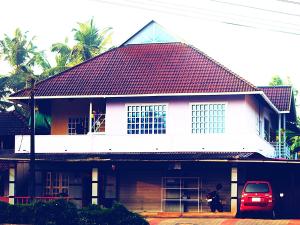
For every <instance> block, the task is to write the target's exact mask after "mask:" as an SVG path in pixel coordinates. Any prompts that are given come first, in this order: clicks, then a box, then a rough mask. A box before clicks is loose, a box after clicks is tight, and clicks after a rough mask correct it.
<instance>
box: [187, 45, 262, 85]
mask: <svg viewBox="0 0 300 225" xmlns="http://www.w3.org/2000/svg"><path fill="white" fill-rule="evenodd" d="M182 44H184V45H187V46H188V47H190V48H192V49H194V50H195V51H197V52H199V53H200V54H202V55H204V56H205V57H207V58H208V59H209V60H211V61H212V62H213V63H215V64H217V65H218V66H220V67H221V68H222V69H224V70H226V71H228V72H229V73H231V74H232V75H234V76H235V77H236V78H238V79H240V80H242V81H243V82H245V83H246V84H248V85H250V86H251V87H252V88H254V89H255V90H256V91H259V90H258V89H257V87H256V86H255V85H254V84H252V83H251V82H249V81H248V80H246V79H245V78H243V77H242V76H240V75H238V74H237V73H235V72H233V71H232V70H230V69H229V68H227V67H226V66H224V65H223V64H221V63H220V62H218V61H217V60H215V59H214V58H212V57H210V56H209V55H207V54H206V53H204V52H203V51H201V50H199V49H198V48H196V47H195V46H193V45H191V44H186V43H182Z"/></svg>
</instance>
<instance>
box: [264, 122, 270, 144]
mask: <svg viewBox="0 0 300 225" xmlns="http://www.w3.org/2000/svg"><path fill="white" fill-rule="evenodd" d="M264 138H265V140H266V141H270V121H269V120H268V119H266V118H265V119H264Z"/></svg>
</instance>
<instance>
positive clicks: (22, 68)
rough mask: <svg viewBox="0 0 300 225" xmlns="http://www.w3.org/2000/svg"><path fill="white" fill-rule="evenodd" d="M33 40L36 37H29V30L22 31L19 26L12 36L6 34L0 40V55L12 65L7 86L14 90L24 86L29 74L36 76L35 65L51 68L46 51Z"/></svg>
mask: <svg viewBox="0 0 300 225" xmlns="http://www.w3.org/2000/svg"><path fill="white" fill-rule="evenodd" d="M33 40H34V37H33V38H31V39H28V37H27V32H25V33H22V32H21V30H20V29H19V28H17V29H16V30H15V32H14V36H13V37H12V38H11V37H9V36H8V35H7V34H5V35H4V39H3V40H0V57H3V58H4V60H6V61H8V63H9V64H10V66H11V67H12V71H11V72H10V77H9V79H8V80H7V86H8V87H9V88H11V89H13V90H14V91H16V90H19V89H22V88H24V87H25V86H26V80H27V79H28V77H29V76H35V75H34V67H35V66H38V67H40V68H41V69H43V70H44V69H47V68H50V64H49V63H48V61H47V60H46V58H45V56H44V53H43V52H42V51H38V50H37V47H36V46H35V45H34V44H33Z"/></svg>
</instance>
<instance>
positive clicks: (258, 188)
mask: <svg viewBox="0 0 300 225" xmlns="http://www.w3.org/2000/svg"><path fill="white" fill-rule="evenodd" d="M245 192H246V193H267V192H269V185H268V184H267V183H257V184H255V183H253V184H248V185H247V186H246V188H245Z"/></svg>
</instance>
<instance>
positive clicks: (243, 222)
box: [148, 218, 300, 225]
mask: <svg viewBox="0 0 300 225" xmlns="http://www.w3.org/2000/svg"><path fill="white" fill-rule="evenodd" d="M148 221H149V222H150V225H300V220H266V219H219V218H218V219H213V218H210V219H205V218H203V219H202V218H199V219H188V218H178V219H168V218H149V219H148Z"/></svg>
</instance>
